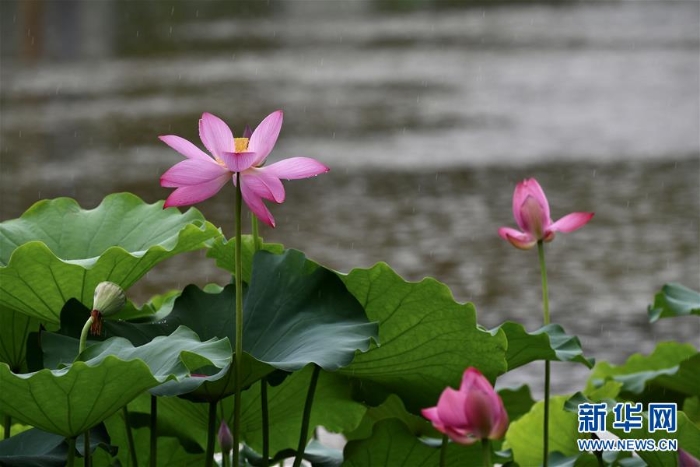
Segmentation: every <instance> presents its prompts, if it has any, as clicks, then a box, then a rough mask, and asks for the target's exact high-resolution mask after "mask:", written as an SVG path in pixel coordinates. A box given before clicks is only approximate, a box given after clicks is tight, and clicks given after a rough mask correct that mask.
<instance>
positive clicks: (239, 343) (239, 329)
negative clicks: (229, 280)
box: [233, 172, 243, 467]
mask: <svg viewBox="0 0 700 467" xmlns="http://www.w3.org/2000/svg"><path fill="white" fill-rule="evenodd" d="M242 209H243V196H242V195H241V174H240V173H238V172H237V173H236V252H235V255H236V256H235V264H236V271H235V274H236V277H235V279H236V355H235V365H236V368H235V372H236V381H235V384H236V386H235V389H236V392H235V395H234V402H233V466H234V467H238V464H239V456H238V446H239V445H240V441H241V380H242V378H243V374H242V368H241V367H242V365H243V259H242V257H241V248H242V245H241V232H242V229H241V217H242V216H241V212H242Z"/></svg>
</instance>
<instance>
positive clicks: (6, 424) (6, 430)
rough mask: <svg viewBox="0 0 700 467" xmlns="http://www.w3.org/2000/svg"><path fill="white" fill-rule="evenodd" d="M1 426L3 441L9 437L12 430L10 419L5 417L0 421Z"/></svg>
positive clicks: (7, 416)
mask: <svg viewBox="0 0 700 467" xmlns="http://www.w3.org/2000/svg"><path fill="white" fill-rule="evenodd" d="M2 425H3V432H4V433H3V439H7V438H9V437H10V431H11V430H12V417H10V416H9V415H5V416H4V417H3V420H2Z"/></svg>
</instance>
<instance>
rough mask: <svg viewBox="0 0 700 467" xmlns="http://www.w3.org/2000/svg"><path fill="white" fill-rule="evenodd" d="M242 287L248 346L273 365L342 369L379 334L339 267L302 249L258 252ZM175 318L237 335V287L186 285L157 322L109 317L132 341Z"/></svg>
mask: <svg viewBox="0 0 700 467" xmlns="http://www.w3.org/2000/svg"><path fill="white" fill-rule="evenodd" d="M244 293H245V295H244V297H243V321H244V327H243V335H244V339H243V350H244V351H245V352H246V353H247V354H249V355H252V356H253V357H254V358H256V359H257V360H259V361H261V362H263V363H265V364H267V365H271V366H272V367H274V368H276V369H281V370H285V371H295V370H299V369H301V368H303V367H304V366H305V365H307V364H309V363H315V364H317V365H319V366H320V367H322V368H324V369H326V370H330V371H333V370H337V369H338V368H340V367H342V366H344V365H347V364H348V363H350V361H351V360H352V359H353V357H354V355H355V352H356V351H357V350H361V351H362V350H366V349H367V348H369V345H370V339H372V338H376V329H377V325H376V324H373V323H369V322H368V320H367V317H366V316H365V313H364V311H363V309H362V307H361V306H360V304H359V303H358V302H357V300H356V299H355V298H354V297H353V296H352V295H351V294H350V293H348V291H347V289H346V288H345V286H344V285H343V283H342V281H341V280H339V279H338V277H337V276H336V274H334V273H333V272H331V271H329V270H328V269H325V268H323V267H320V266H318V265H317V264H315V263H313V262H311V261H309V260H307V259H306V257H305V256H304V254H303V253H301V252H299V251H295V250H287V251H286V252H285V253H284V254H282V255H275V254H271V253H268V252H265V251H260V252H258V253H257V254H256V255H255V261H254V268H253V276H252V278H251V282H250V287H248V288H247V290H245V291H244ZM178 325H186V326H188V327H189V328H191V329H192V330H194V331H195V332H196V333H197V334H198V335H199V336H200V337H202V338H203V339H207V338H210V337H215V336H218V337H228V338H229V340H231V342H235V287H234V286H233V285H232V284H229V285H227V286H226V287H225V288H223V289H221V290H220V291H219V292H218V293H207V292H205V291H203V290H201V289H199V288H198V287H196V286H193V285H191V286H188V287H186V288H185V290H184V291H183V292H182V294H181V295H180V296H179V297H178V298H177V299H176V300H175V303H174V306H173V310H172V312H171V313H170V314H168V315H167V316H166V317H164V318H163V319H162V320H159V321H154V322H149V323H127V322H115V321H105V329H107V330H108V332H110V333H112V334H114V335H120V336H124V337H126V338H128V339H130V340H132V342H142V341H145V340H148V339H151V338H152V337H154V336H156V335H163V334H168V333H169V332H171V329H172V328H173V327H177V326H178Z"/></svg>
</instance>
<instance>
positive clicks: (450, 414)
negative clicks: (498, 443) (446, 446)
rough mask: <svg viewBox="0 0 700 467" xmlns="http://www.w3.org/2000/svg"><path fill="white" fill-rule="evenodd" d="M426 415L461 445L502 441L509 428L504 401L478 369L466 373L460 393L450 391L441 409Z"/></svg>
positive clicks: (435, 425)
mask: <svg viewBox="0 0 700 467" xmlns="http://www.w3.org/2000/svg"><path fill="white" fill-rule="evenodd" d="M422 413H423V416H424V417H425V418H427V419H428V420H430V421H431V422H432V423H433V426H434V427H435V429H437V430H438V431H440V432H442V433H444V434H446V435H447V436H449V437H450V439H452V441H454V442H456V443H460V444H472V443H474V442H476V441H479V440H483V439H501V438H503V435H505V433H506V429H507V428H508V414H507V413H506V409H505V408H504V407H503V401H502V400H501V398H500V397H499V396H498V394H496V391H494V390H493V387H492V386H491V383H489V381H488V380H487V379H486V378H485V377H484V376H483V375H482V374H481V372H479V370H477V369H476V368H468V369H467V370H466V371H465V372H464V375H463V376H462V385H461V386H460V387H459V391H457V390H455V389H452V388H450V387H448V388H446V389H445V390H444V391H443V392H442V395H441V396H440V399H439V400H438V404H437V406H435V407H430V408H427V409H423V410H422Z"/></svg>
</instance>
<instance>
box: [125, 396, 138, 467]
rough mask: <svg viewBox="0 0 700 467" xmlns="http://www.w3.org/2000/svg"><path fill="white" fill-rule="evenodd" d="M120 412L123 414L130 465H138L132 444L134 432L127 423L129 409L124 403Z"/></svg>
mask: <svg viewBox="0 0 700 467" xmlns="http://www.w3.org/2000/svg"><path fill="white" fill-rule="evenodd" d="M122 414H123V415H124V426H125V427H126V441H127V444H128V445H129V457H130V458H131V465H132V467H139V460H138V457H136V447H135V446H134V434H133V433H132V432H131V425H129V410H128V409H127V408H126V405H125V406H124V407H122Z"/></svg>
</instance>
